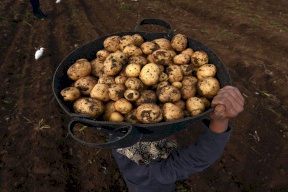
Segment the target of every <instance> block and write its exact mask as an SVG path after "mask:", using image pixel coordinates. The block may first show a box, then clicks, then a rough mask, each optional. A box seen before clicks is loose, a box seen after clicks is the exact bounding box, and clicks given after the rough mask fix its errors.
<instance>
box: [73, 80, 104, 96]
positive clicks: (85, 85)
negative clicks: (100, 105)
mask: <svg viewBox="0 0 288 192" xmlns="http://www.w3.org/2000/svg"><path fill="white" fill-rule="evenodd" d="M97 82H98V79H97V78H96V77H92V76H86V77H82V78H80V79H78V80H77V81H75V83H74V87H76V88H78V89H79V90H80V92H81V94H83V95H90V92H91V90H92V89H93V87H94V86H95V85H96V84H97Z"/></svg>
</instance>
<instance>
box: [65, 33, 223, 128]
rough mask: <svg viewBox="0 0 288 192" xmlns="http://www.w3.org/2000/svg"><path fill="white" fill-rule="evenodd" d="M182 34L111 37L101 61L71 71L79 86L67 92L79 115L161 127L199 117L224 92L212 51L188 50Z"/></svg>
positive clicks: (81, 63)
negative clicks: (210, 55)
mask: <svg viewBox="0 0 288 192" xmlns="http://www.w3.org/2000/svg"><path fill="white" fill-rule="evenodd" d="M187 44H188V40H187V37H186V36H185V35H183V34H176V35H175V36H174V37H173V39H172V40H171V41H170V40H168V39H165V38H159V39H155V40H153V41H144V39H143V37H142V36H140V35H139V34H134V35H125V36H122V37H120V36H110V37H108V38H106V39H105V41H104V42H103V46H104V49H102V50H98V51H97V52H96V58H95V59H94V60H92V61H90V62H89V61H88V60H87V59H85V58H82V59H79V60H77V61H76V62H75V63H74V64H73V65H71V66H70V67H69V69H68V70H67V75H68V77H69V78H70V79H71V80H73V81H74V83H73V84H72V85H71V86H70V87H67V88H65V89H63V90H61V95H62V96H63V100H64V101H65V102H73V107H74V112H75V113H81V114H87V115H91V116H92V117H94V118H95V119H97V120H104V121H113V122H123V121H125V122H129V123H146V124H147V123H150V124H151V123H159V122H162V121H174V120H177V119H182V118H185V117H191V116H196V115H199V114H201V113H203V112H204V111H205V109H207V108H208V107H210V101H211V99H213V97H214V96H215V95H216V94H217V93H218V91H219V89H220V84H219V81H218V80H217V79H216V77H215V75H216V67H215V65H213V64H209V63H208V62H209V58H208V55H207V53H205V52H204V51H201V50H197V51H196V50H192V49H191V48H189V47H187Z"/></svg>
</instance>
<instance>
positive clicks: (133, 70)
mask: <svg viewBox="0 0 288 192" xmlns="http://www.w3.org/2000/svg"><path fill="white" fill-rule="evenodd" d="M140 71H141V65H139V64H136V63H130V64H128V65H127V66H126V68H125V74H126V76H127V77H138V76H139V75H140Z"/></svg>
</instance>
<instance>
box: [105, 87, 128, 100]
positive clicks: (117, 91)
mask: <svg viewBox="0 0 288 192" xmlns="http://www.w3.org/2000/svg"><path fill="white" fill-rule="evenodd" d="M125 90H126V87H125V85H124V84H112V85H110V87H109V88H108V94H109V98H110V99H111V100H113V101H117V100H119V99H121V98H123V97H124V92H125Z"/></svg>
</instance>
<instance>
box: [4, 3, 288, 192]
mask: <svg viewBox="0 0 288 192" xmlns="http://www.w3.org/2000/svg"><path fill="white" fill-rule="evenodd" d="M40 3H41V8H42V11H43V12H44V13H45V14H47V18H45V19H37V18H36V17H34V16H33V14H32V8H31V5H30V3H29V1H24V0H21V1H16V0H2V1H1V3H0V4H1V6H0V21H1V22H0V27H1V36H0V41H1V46H0V73H1V81H2V83H1V84H0V89H1V94H0V96H1V108H0V117H1V118H0V127H1V128H0V191H3V192H5V191H42V192H45V191H47V192H48V191H49V192H50V191H54V192H56V191H127V188H126V186H125V183H124V181H123V179H122V176H121V174H120V173H119V170H118V168H117V166H116V163H115V160H114V159H113V157H112V156H111V152H110V150H109V149H98V148H93V147H88V146H85V145H83V144H81V143H79V142H77V141H75V140H74V139H73V138H71V136H69V134H68V131H67V125H68V121H69V118H67V117H66V114H65V113H63V112H62V110H61V108H59V107H58V104H57V101H56V99H55V98H54V95H53V93H52V79H53V74H54V72H55V70H56V68H57V66H58V65H59V64H60V62H61V61H62V60H63V59H64V58H65V57H66V56H67V55H68V54H69V53H70V52H72V51H73V50H75V49H76V48H77V47H79V46H81V45H84V44H85V43H88V42H89V41H91V40H94V39H97V38H100V37H102V36H106V35H109V34H112V33H118V32H123V31H133V30H134V27H135V26H136V24H137V22H138V21H140V20H141V19H144V18H160V19H164V20H165V21H167V22H169V23H170V24H171V25H172V26H173V30H174V33H182V34H185V35H187V36H188V37H190V38H194V39H196V40H198V41H201V42H202V43H204V44H206V45H207V46H209V47H210V48H211V49H212V50H213V51H214V52H215V53H216V54H217V55H218V56H219V57H220V58H221V60H222V61H223V63H224V64H225V65H226V67H227V68H228V70H229V73H230V75H231V78H232V80H233V84H234V85H235V86H237V87H238V88H239V89H240V90H241V92H242V93H243V95H244V97H245V99H246V104H245V111H244V112H243V113H241V114H240V115H239V116H238V117H237V118H235V119H232V120H231V124H232V125H233V127H234V131H233V133H232V135H231V137H230V140H229V143H228V145H227V147H226V149H225V151H224V154H223V155H222V156H221V158H220V159H219V160H217V161H216V162H215V163H214V164H213V165H212V166H211V167H209V168H207V169H206V170H205V171H203V172H202V173H195V174H192V175H191V176H190V177H189V178H187V179H184V180H181V181H178V182H177V189H178V191H191V190H193V191H205V192H206V191H233V192H235V191H257V192H258V191H259V192H263V191H274V192H276V191H279V192H280V191H281V192H284V191H288V182H287V181H288V164H287V162H288V161H287V157H288V140H287V139H288V112H287V110H288V108H287V106H288V86H287V85H288V74H287V71H288V65H287V61H288V23H287V22H288V14H287V13H288V2H287V1H284V0H280V1H277V3H275V2H274V1H272V0H264V1H256V0H250V1H245V2H244V1H232V0H228V1H221V0H215V1H209V3H205V1H201V0H195V1H187V0H177V1H173V0H166V1H159V0H156V1H148V0H138V1H130V0H121V1H120V0H116V1H112V0H108V1H104V0H99V1H94V0H83V1H81V0H70V1H65V0H63V1H61V2H60V3H59V4H56V3H55V1H40ZM141 30H147V31H149V32H167V29H163V28H162V27H155V26H150V25H149V26H143V27H141ZM41 46H42V47H44V48H46V49H45V52H44V55H43V56H42V57H41V58H40V59H39V60H35V59H34V53H35V51H36V48H39V47H41ZM76 131H78V132H77V133H78V134H80V136H81V137H83V138H86V139H87V140H88V141H89V140H90V139H92V140H93V139H95V138H90V137H91V134H89V133H90V132H89V131H88V130H85V129H81V127H80V128H79V129H77V130H76ZM202 131H203V126H202V125H201V124H200V123H198V122H197V123H195V124H194V125H192V126H191V128H190V129H186V130H184V131H182V132H180V133H178V134H176V135H175V136H174V138H175V139H176V140H177V141H178V142H179V147H185V146H186V145H188V144H189V143H191V142H193V141H194V140H196V139H197V136H198V135H199V134H201V133H202ZM99 137H100V139H102V140H103V141H104V142H106V141H107V140H105V138H104V139H103V137H102V136H101V135H100V136H99Z"/></svg>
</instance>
